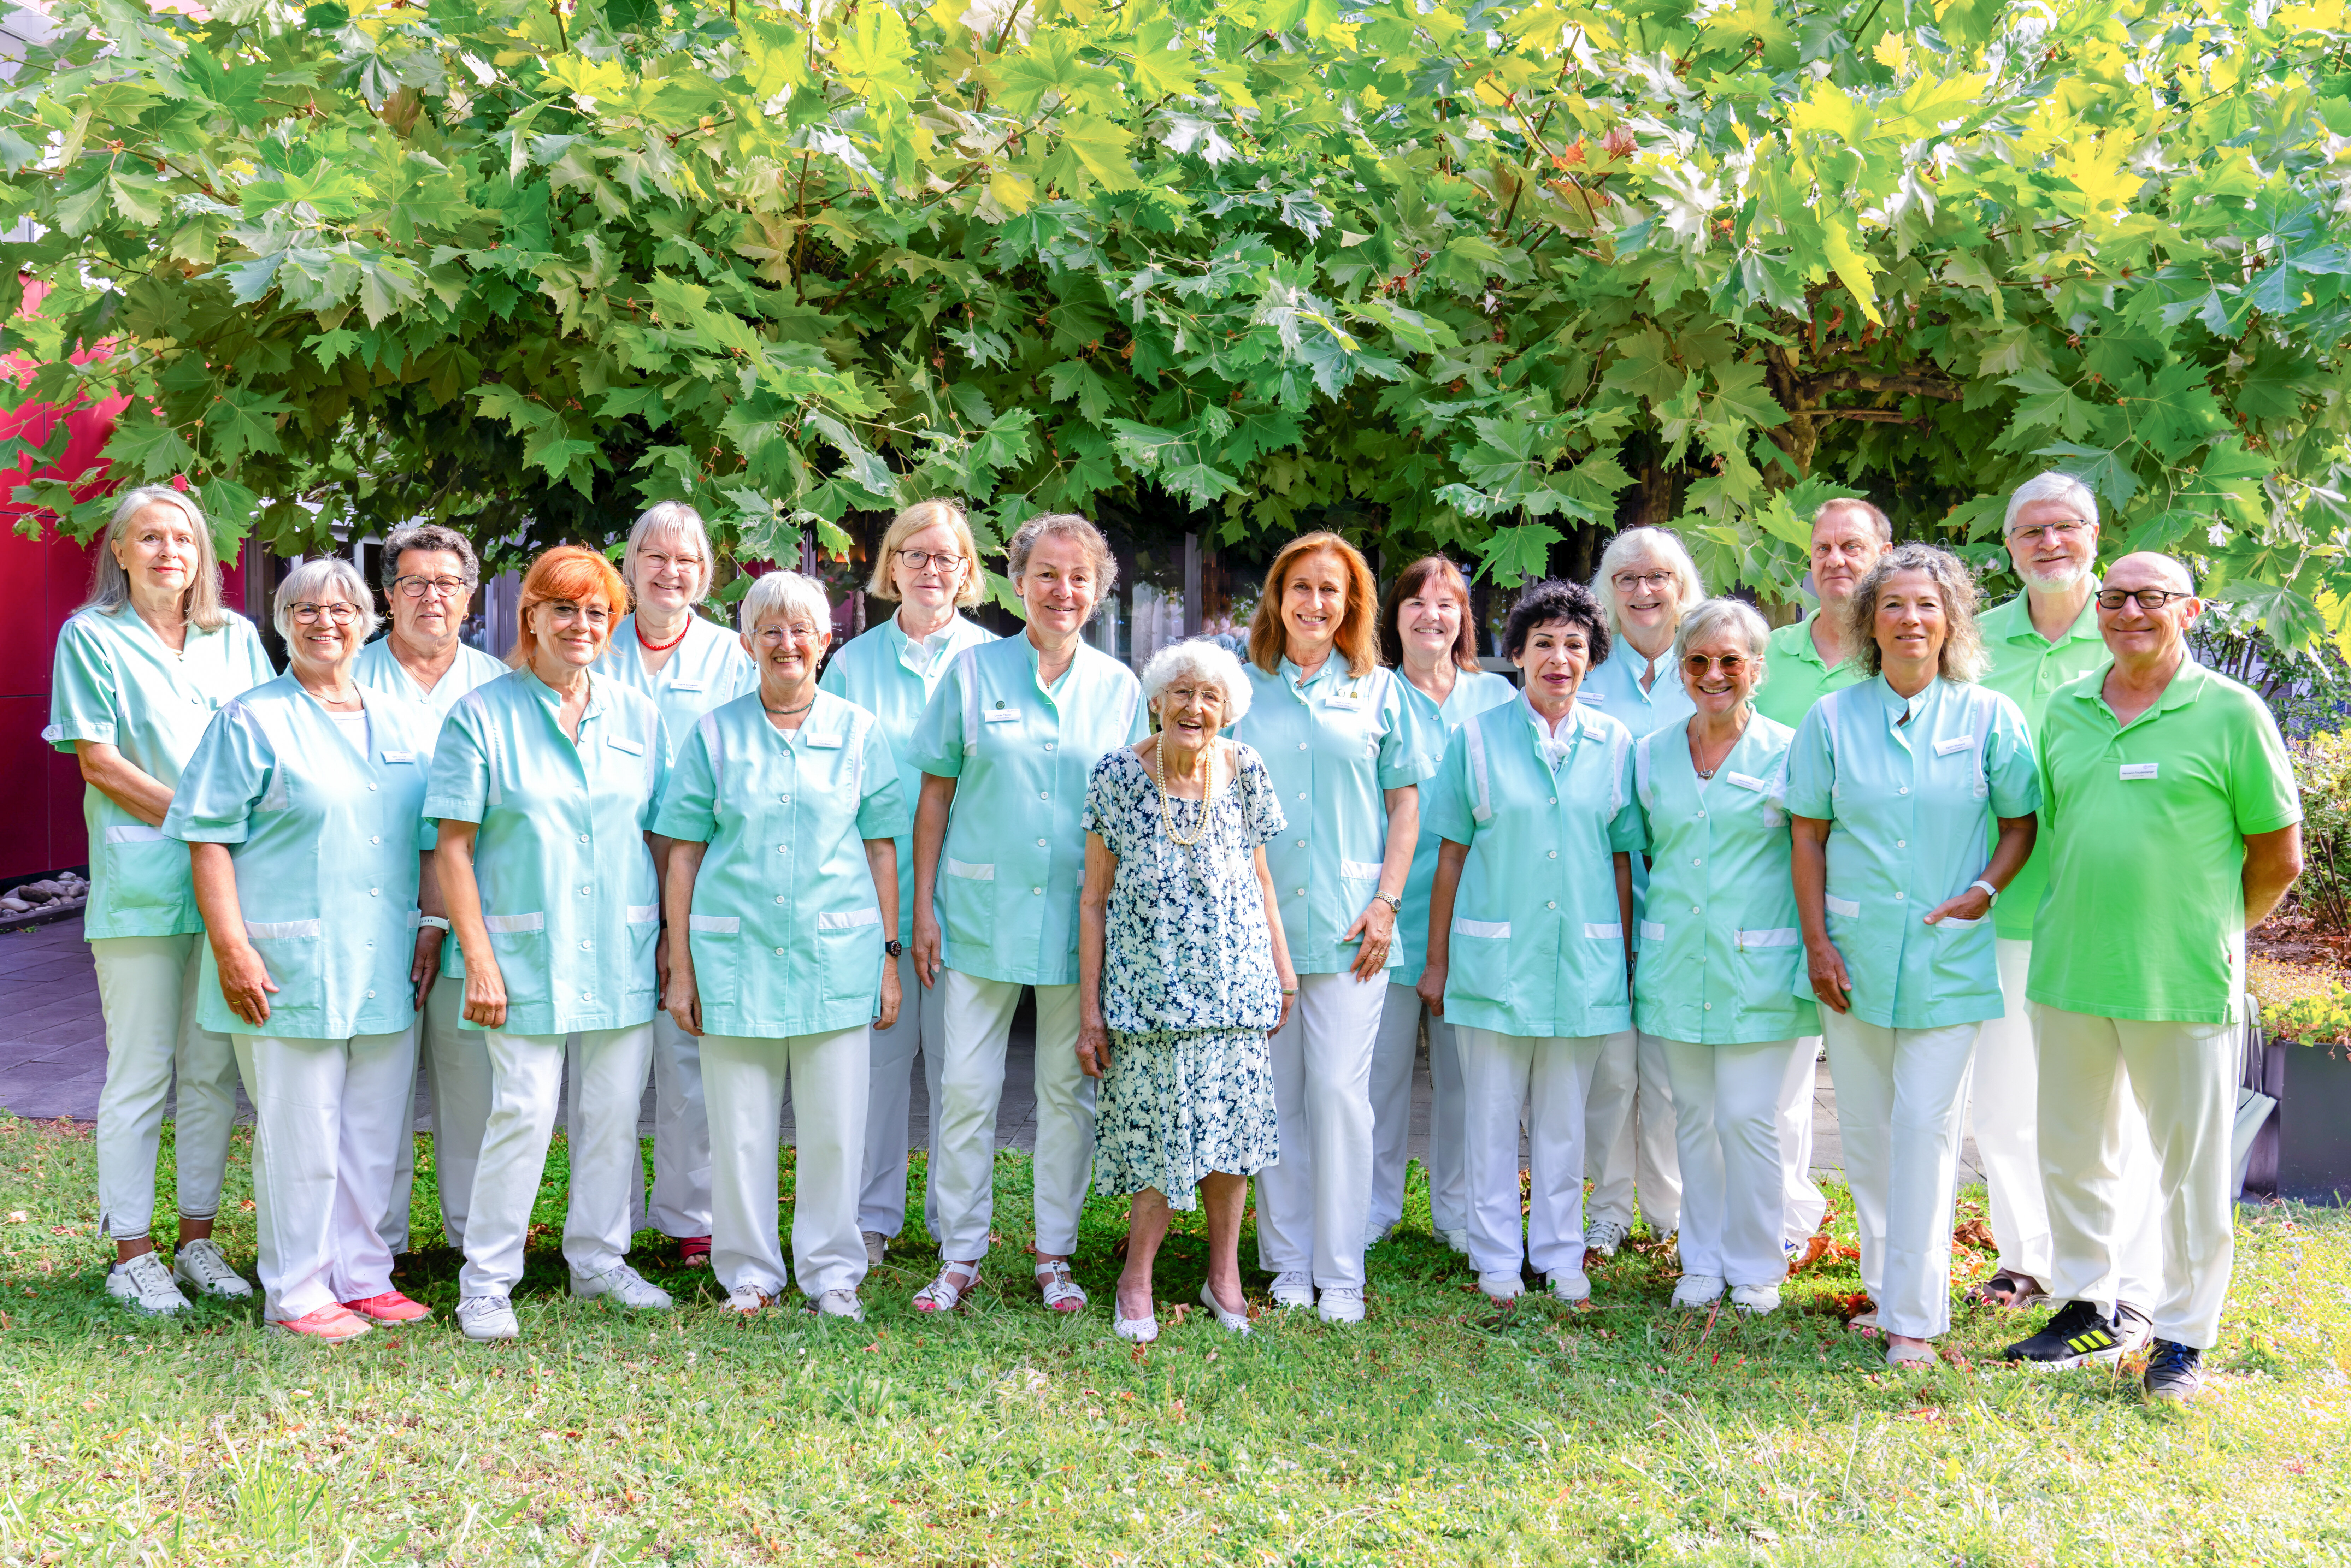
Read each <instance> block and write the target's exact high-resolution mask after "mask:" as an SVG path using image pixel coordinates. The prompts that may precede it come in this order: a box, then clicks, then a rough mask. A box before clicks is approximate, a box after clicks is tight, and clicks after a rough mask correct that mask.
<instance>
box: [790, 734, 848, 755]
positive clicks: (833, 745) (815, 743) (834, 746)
mask: <svg viewBox="0 0 2351 1568" xmlns="http://www.w3.org/2000/svg"><path fill="white" fill-rule="evenodd" d="M800 738H801V739H802V740H804V741H806V742H808V744H809V745H810V746H812V747H816V748H817V749H818V750H820V751H838V750H840V749H841V740H842V738H843V737H841V736H838V735H803V736H801V737H800Z"/></svg>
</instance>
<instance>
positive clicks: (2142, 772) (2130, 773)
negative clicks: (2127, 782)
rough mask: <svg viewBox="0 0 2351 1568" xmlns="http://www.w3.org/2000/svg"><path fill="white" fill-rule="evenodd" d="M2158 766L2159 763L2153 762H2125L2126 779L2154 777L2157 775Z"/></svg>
mask: <svg viewBox="0 0 2351 1568" xmlns="http://www.w3.org/2000/svg"><path fill="white" fill-rule="evenodd" d="M2158 766H2159V765H2158V764H2157V763H2153V762H2126V763H2124V764H2123V777H2124V778H2125V779H2152V778H2154V777H2155V770H2156V768H2157V767H2158Z"/></svg>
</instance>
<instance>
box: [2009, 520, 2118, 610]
mask: <svg viewBox="0 0 2351 1568" xmlns="http://www.w3.org/2000/svg"><path fill="white" fill-rule="evenodd" d="M2008 559H2010V561H2011V562H2012V563H2014V565H2015V567H2016V575H2017V576H2019V577H2021V578H2022V579H2023V580H2024V584H2025V586H2026V587H2027V588H2038V589H2042V590H2043V591H2063V590H2065V589H2069V588H2072V587H2074V585H2075V584H2076V583H2078V582H2080V581H2081V580H2082V579H2083V578H2085V577H2086V576H2088V575H2089V570H2090V563H2091V562H2092V561H2095V560H2096V559H2098V525H2097V524H2095V523H2094V522H2092V521H2091V520H2090V519H2089V518H2087V517H2084V516H2083V515H2082V512H2081V508H2079V507H2074V506H2072V505H2070V504H2069V503H2067V502H2064V501H2028V502H2026V503H2025V504H2024V505H2023V506H2022V507H2018V508H2017V513H2016V522H2015V524H2014V525H2013V526H2012V527H2011V528H2010V529H2009V530H2008Z"/></svg>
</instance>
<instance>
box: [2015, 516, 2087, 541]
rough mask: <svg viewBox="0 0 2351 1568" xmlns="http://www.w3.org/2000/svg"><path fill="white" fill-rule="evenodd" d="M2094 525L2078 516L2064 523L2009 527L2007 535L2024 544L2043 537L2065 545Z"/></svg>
mask: <svg viewBox="0 0 2351 1568" xmlns="http://www.w3.org/2000/svg"><path fill="white" fill-rule="evenodd" d="M2096 526H2097V525H2096V524H2095V523H2085V522H2084V521H2082V520H2081V519H2080V518H2078V517H2076V518H2074V520H2073V521H2071V522H2064V523H2032V524H2028V525H2026V526H2025V527H2023V528H2011V529H2010V530H2009V535H2008V537H2009V538H2011V539H2012V540H2016V541H2019V542H2022V543H2024V544H2033V543H2036V542H2038V541H2039V540H2042V539H2044V538H2045V539H2048V540H2049V541H2050V542H2051V543H2053V544H2061V545H2066V544H2072V543H2073V542H2074V540H2075V539H2077V538H2081V536H2082V535H2084V534H2085V533H2087V532H2088V531H2089V530H2090V529H2092V528H2095V527H2096Z"/></svg>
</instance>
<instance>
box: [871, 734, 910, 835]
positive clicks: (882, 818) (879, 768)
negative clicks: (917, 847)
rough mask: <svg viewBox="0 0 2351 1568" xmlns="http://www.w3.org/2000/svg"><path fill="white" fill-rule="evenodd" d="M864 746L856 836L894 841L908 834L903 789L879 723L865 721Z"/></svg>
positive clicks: (896, 765) (906, 804)
mask: <svg viewBox="0 0 2351 1568" xmlns="http://www.w3.org/2000/svg"><path fill="white" fill-rule="evenodd" d="M860 711H861V712H862V709H861V710H860ZM864 746H865V755H864V756H863V757H862V758H860V759H859V761H858V765H857V766H858V771H859V774H860V776H861V779H862V783H863V786H864V799H863V800H860V801H859V802H858V803H857V836H858V837H859V838H861V839H894V838H896V837H897V836H898V835H899V834H901V833H904V832H910V831H913V829H914V817H913V814H912V812H911V811H910V810H909V802H908V801H907V800H906V787H905V785H904V784H903V783H901V782H900V781H899V779H898V759H897V758H895V757H893V756H892V755H891V753H890V737H887V736H885V735H883V733H882V721H881V720H879V719H876V718H872V717H870V716H869V717H868V718H867V719H866V721H865V739H864Z"/></svg>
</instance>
